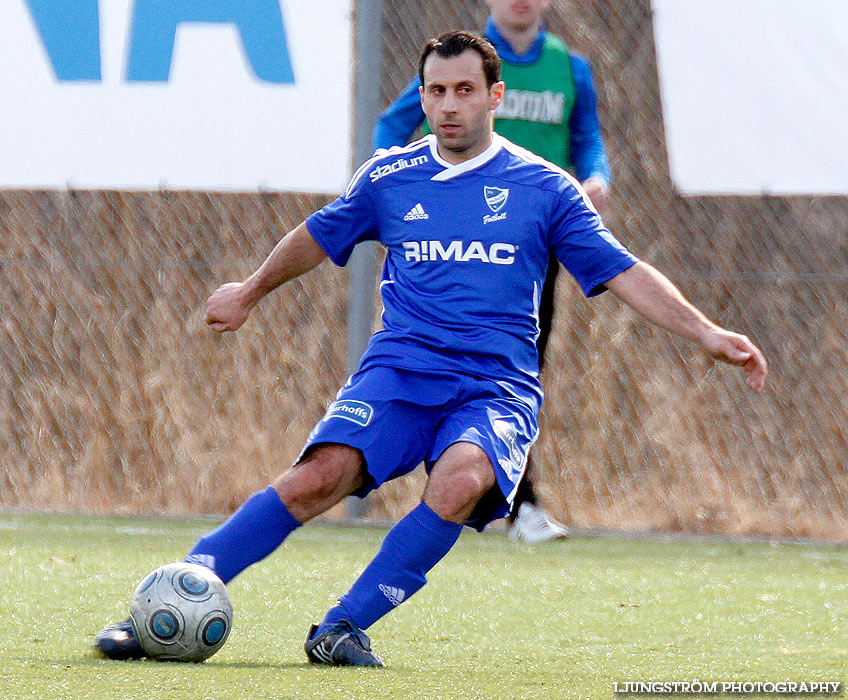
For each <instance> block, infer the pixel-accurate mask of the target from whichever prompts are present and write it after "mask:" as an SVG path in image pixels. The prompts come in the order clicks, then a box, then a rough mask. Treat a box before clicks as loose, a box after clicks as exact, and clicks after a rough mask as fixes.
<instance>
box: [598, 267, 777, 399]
mask: <svg viewBox="0 0 848 700" xmlns="http://www.w3.org/2000/svg"><path fill="white" fill-rule="evenodd" d="M605 286H606V287H607V288H608V289H609V290H610V291H611V292H612V293H613V294H615V295H616V296H617V297H618V298H619V299H621V300H622V301H623V302H624V303H625V304H627V305H628V306H630V307H631V308H632V309H633V310H634V311H636V312H637V313H638V314H639V315H640V316H642V317H644V318H646V319H647V320H649V321H651V322H652V323H654V324H656V325H658V326H660V327H661V328H665V329H666V330H669V331H671V332H673V333H676V334H677V335H680V336H682V337H684V338H687V339H689V340H692V341H695V342H696V343H698V344H699V345H700V346H701V347H702V348H703V349H704V351H705V352H707V353H708V354H709V355H711V356H712V357H714V358H715V359H717V360H720V361H721V362H726V363H728V364H731V365H737V366H739V367H742V368H743V369H744V370H745V373H746V375H747V383H748V386H749V387H751V388H752V389H753V390H754V391H760V390H761V389H762V388H763V387H764V386H765V383H766V376H768V363H767V362H766V358H765V356H764V355H763V353H762V351H760V349H759V348H758V347H757V346H756V345H754V343H752V342H751V341H750V340H749V339H748V338H747V337H746V336H744V335H741V334H739V333H734V332H732V331H728V330H725V329H724V328H722V327H721V326H719V325H717V324H715V323H713V322H712V321H710V320H709V319H708V318H707V317H706V316H705V315H704V314H703V313H701V311H699V310H698V309H697V308H695V306H693V305H692V304H691V303H690V302H689V301H687V299H686V298H685V297H684V296H683V294H682V293H681V292H680V290H679V289H677V287H675V286H674V284H672V282H671V281H670V280H669V279H668V278H667V277H666V276H665V275H663V274H662V273H661V272H660V271H659V270H657V269H656V268H654V267H652V266H651V265H648V264H647V263H644V262H638V263H636V264H635V265H633V266H632V267H630V268H628V269H627V270H625V271H624V272H621V273H619V274H618V275H616V276H615V277H613V278H612V279H611V280H609V281H608V282H606V283H605Z"/></svg>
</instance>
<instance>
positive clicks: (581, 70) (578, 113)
mask: <svg viewBox="0 0 848 700" xmlns="http://www.w3.org/2000/svg"><path fill="white" fill-rule="evenodd" d="M571 74H572V76H573V78H574V92H575V97H574V109H573V110H572V111H571V118H570V119H569V121H568V129H569V151H570V152H569V154H568V155H569V158H568V160H569V162H571V163H573V164H574V172H575V174H576V175H577V179H578V180H579V181H580V184H581V185H582V186H583V189H584V190H585V191H586V194H588V195H589V199H591V200H592V204H593V205H594V206H595V209H597V210H598V211H599V212H600V211H602V210H603V208H604V206H605V204H606V200H607V194H608V192H609V186H610V180H611V173H610V165H609V160H608V158H607V153H606V148H605V147H604V139H603V135H602V134H601V124H600V120H599V119H598V104H597V97H596V94H595V85H594V82H593V80H592V69H591V68H590V66H589V62H588V61H587V60H586V59H585V58H584V57H583V56H580V55H579V54H572V55H571Z"/></svg>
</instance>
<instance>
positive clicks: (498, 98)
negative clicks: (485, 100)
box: [489, 80, 506, 111]
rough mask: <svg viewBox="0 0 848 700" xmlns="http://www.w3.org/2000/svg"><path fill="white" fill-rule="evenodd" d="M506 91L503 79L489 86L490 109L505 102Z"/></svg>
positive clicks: (494, 108)
mask: <svg viewBox="0 0 848 700" xmlns="http://www.w3.org/2000/svg"><path fill="white" fill-rule="evenodd" d="M505 93H506V84H505V83H504V81H503V80H499V81H498V82H496V83H494V84H493V85H492V87H490V88H489V97H490V100H489V109H491V110H492V111H494V110H496V109H497V108H498V107H500V105H501V102H503V98H504V94H505Z"/></svg>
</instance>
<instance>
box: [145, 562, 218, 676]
mask: <svg viewBox="0 0 848 700" xmlns="http://www.w3.org/2000/svg"><path fill="white" fill-rule="evenodd" d="M130 618H131V619H132V624H133V628H134V630H135V634H136V638H137V639H138V642H139V644H140V645H141V648H142V649H143V650H144V652H145V653H146V654H147V655H148V656H150V657H152V658H154V659H160V660H163V661H203V660H204V659H208V658H209V657H210V656H212V654H214V653H215V652H216V651H218V649H220V648H221V647H222V646H224V642H226V641H227V637H228V636H229V635H230V630H231V629H232V626H233V606H232V604H231V603H230V596H229V595H228V594H227V588H226V586H225V585H224V583H223V581H221V579H219V578H218V577H217V576H216V575H215V574H214V573H213V572H212V571H210V570H209V569H207V568H206V567H204V566H199V565H198V564H187V563H185V562H179V563H176V564H165V566H160V567H159V568H158V569H156V570H155V571H151V572H150V573H149V574H148V575H147V576H145V577H144V580H142V582H141V583H140V584H138V587H137V588H136V589H135V593H134V594H133V597H132V601H131V602H130Z"/></svg>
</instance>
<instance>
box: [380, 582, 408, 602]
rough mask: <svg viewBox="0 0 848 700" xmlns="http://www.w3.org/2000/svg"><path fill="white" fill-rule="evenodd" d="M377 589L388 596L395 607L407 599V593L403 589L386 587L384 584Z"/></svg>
mask: <svg viewBox="0 0 848 700" xmlns="http://www.w3.org/2000/svg"><path fill="white" fill-rule="evenodd" d="M377 588H379V589H380V590H381V591H382V593H383V595H384V596H386V598H388V599H389V602H390V603H391V604H392V605H394V606H395V607H397V606H398V605H400V604H401V603H402V602H403V600H404V598H406V591H405V590H403V589H402V588H396V587H395V586H384V585H383V584H382V583H381V584H380V585H378V586H377Z"/></svg>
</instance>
